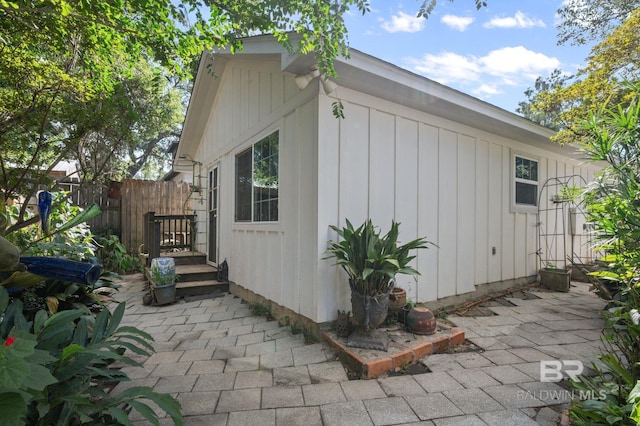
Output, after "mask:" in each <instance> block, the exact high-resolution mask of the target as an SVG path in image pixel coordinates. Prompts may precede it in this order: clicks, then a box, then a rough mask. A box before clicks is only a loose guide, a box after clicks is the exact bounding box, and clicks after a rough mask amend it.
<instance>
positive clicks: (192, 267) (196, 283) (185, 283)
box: [145, 251, 229, 297]
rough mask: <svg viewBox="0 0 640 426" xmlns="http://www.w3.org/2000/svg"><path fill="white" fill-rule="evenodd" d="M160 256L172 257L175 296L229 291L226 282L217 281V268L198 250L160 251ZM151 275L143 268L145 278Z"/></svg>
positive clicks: (148, 269) (148, 270) (147, 268)
mask: <svg viewBox="0 0 640 426" xmlns="http://www.w3.org/2000/svg"><path fill="white" fill-rule="evenodd" d="M161 256H162V257H173V259H174V261H175V264H176V275H178V277H179V278H178V280H177V281H176V297H185V296H200V295H204V294H209V293H214V292H227V291H229V283H228V282H220V281H218V269H217V268H215V267H214V266H211V265H209V264H207V256H206V254H204V253H200V252H184V251H183V252H170V253H162V254H161ZM150 275H151V271H150V268H149V267H146V268H145V277H146V278H147V280H148V279H149V277H150Z"/></svg>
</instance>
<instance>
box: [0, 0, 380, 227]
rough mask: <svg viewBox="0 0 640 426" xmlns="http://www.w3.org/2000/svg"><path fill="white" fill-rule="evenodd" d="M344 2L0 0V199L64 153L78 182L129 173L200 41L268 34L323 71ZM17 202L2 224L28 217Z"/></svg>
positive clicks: (174, 118) (167, 115)
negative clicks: (11, 217)
mask: <svg viewBox="0 0 640 426" xmlns="http://www.w3.org/2000/svg"><path fill="white" fill-rule="evenodd" d="M352 6H353V7H356V8H357V9H358V10H360V11H361V12H362V13H365V12H366V11H367V10H368V2H367V1H366V0H340V1H334V0H320V1H316V2H307V1H304V0H269V1H262V2H237V1H235V0H219V1H217V0H216V1H214V0H212V1H210V2H208V3H206V4H205V3H202V2H200V1H199V0H185V1H183V2H181V3H180V4H174V3H173V2H171V1H170V0H151V1H149V0H132V1H128V2H125V3H122V2H115V3H114V2H67V1H65V0H61V1H40V0H24V1H7V0H0V148H1V149H0V186H1V187H2V194H0V195H2V196H3V197H4V198H5V199H10V198H16V197H18V196H20V197H23V199H24V200H28V199H29V198H30V197H31V196H32V195H33V194H34V193H35V191H37V190H38V189H39V188H40V187H41V186H49V185H51V180H50V178H49V177H48V174H49V172H50V171H51V170H52V169H53V167H55V165H56V164H58V163H60V162H61V161H64V160H75V161H77V162H78V163H79V164H80V169H81V180H82V181H83V182H90V181H94V180H99V179H110V178H113V177H116V176H118V175H121V174H126V173H128V174H133V173H134V172H136V171H138V170H140V167H141V166H142V164H143V163H144V162H145V160H147V159H148V158H150V157H152V156H153V155H154V152H155V151H157V146H158V145H159V144H162V143H163V141H165V142H166V141H167V140H168V139H167V138H171V137H174V138H175V137H177V132H176V128H177V126H176V124H177V123H179V121H180V117H179V115H180V114H177V113H176V112H177V111H180V112H182V111H181V107H180V105H179V102H177V100H178V99H179V95H176V93H175V90H174V89H175V87H176V86H175V84H173V86H172V85H171V84H168V81H167V79H170V81H173V82H175V81H179V82H180V84H183V83H184V79H185V78H188V77H190V74H191V73H190V71H191V70H192V69H193V66H192V65H193V63H194V61H196V60H197V59H198V58H199V56H200V55H201V53H202V51H203V50H205V49H212V48H214V47H231V48H232V50H233V49H239V48H241V47H242V46H241V42H240V41H239V39H240V38H241V37H243V36H246V35H249V34H254V33H271V34H273V36H274V37H276V38H277V39H278V40H279V41H280V42H281V43H282V44H283V45H284V46H286V47H287V48H288V49H290V50H291V51H292V52H297V53H303V54H304V53H310V52H313V54H314V55H315V57H316V60H317V62H318V66H319V68H320V69H321V70H322V71H323V72H325V73H326V74H327V75H333V74H335V71H334V68H333V58H335V57H336V56H338V55H348V49H347V38H346V28H345V26H344V22H343V20H342V16H343V15H344V13H346V12H347V11H348V10H349V8H350V7H352ZM291 32H296V33H298V34H300V41H299V43H298V44H296V45H295V46H294V45H293V41H292V40H291V39H290V37H289V35H290V33H291ZM174 76H177V77H174ZM176 78H178V79H182V80H175V79H176ZM125 158H128V160H127V161H126V162H124V161H121V160H123V159H125ZM26 206H27V201H25V202H24V203H23V205H22V209H21V215H20V218H19V220H18V223H16V224H14V225H13V226H14V227H20V226H24V225H25V224H27V223H30V222H33V221H34V220H33V219H34V218H32V219H31V220H28V219H26V218H25V213H26Z"/></svg>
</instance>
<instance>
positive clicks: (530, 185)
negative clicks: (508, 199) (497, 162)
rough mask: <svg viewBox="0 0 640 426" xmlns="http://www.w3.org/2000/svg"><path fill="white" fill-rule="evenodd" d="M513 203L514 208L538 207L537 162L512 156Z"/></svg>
mask: <svg viewBox="0 0 640 426" xmlns="http://www.w3.org/2000/svg"><path fill="white" fill-rule="evenodd" d="M514 161H515V168H514V185H515V188H514V191H515V192H514V194H515V197H514V202H515V205H516V207H518V206H522V207H536V206H537V205H538V161H536V160H532V159H530V158H526V157H522V156H520V155H515V156H514Z"/></svg>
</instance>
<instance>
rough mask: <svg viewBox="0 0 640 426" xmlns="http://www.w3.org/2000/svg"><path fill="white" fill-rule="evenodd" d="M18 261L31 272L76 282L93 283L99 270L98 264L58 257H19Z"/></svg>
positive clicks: (98, 275)
mask: <svg viewBox="0 0 640 426" xmlns="http://www.w3.org/2000/svg"><path fill="white" fill-rule="evenodd" d="M20 263H22V264H23V265H25V266H26V267H27V271H28V272H31V273H32V274H35V275H40V276H41V277H44V278H50V279H54V280H61V281H71V282H74V283H78V284H94V283H95V282H96V281H97V280H98V278H100V272H101V270H100V266H99V265H94V264H92V263H87V262H76V261H75V260H67V259H60V258H58V257H36V256H34V257H21V258H20Z"/></svg>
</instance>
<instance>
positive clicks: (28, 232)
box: [5, 191, 96, 261]
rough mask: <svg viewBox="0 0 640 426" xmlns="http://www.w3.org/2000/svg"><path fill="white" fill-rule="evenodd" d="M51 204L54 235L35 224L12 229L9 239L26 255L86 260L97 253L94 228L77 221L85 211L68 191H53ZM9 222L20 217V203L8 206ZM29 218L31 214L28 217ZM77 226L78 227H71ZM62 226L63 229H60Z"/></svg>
mask: <svg viewBox="0 0 640 426" xmlns="http://www.w3.org/2000/svg"><path fill="white" fill-rule="evenodd" d="M52 194H53V202H52V204H51V206H52V208H51V216H50V228H51V229H53V230H56V231H55V232H54V233H52V235H50V236H45V235H42V231H41V230H40V228H39V227H38V226H37V224H34V225H32V226H29V227H24V228H21V229H18V230H16V231H14V232H11V233H9V234H7V235H6V236H5V238H6V239H7V240H8V241H9V242H11V243H13V244H14V245H16V246H17V247H20V248H21V254H22V255H23V256H53V257H64V258H66V259H70V260H77V261H85V260H87V259H89V258H91V257H94V256H95V249H96V246H95V244H94V241H93V238H92V237H93V235H92V234H91V228H90V227H89V225H88V224H87V223H86V222H80V223H76V224H75V225H74V223H73V222H72V220H73V219H74V218H76V217H78V216H80V214H81V213H82V212H83V210H82V209H80V208H79V207H77V206H74V205H72V204H71V203H70V202H69V201H68V198H67V197H68V195H69V194H68V193H67V192H64V191H58V192H53V193H52ZM7 214H8V218H9V223H10V224H14V223H16V222H18V221H19V220H20V211H19V207H18V206H17V205H11V206H8V209H7ZM27 219H29V217H27ZM69 225H74V226H71V227H70V226H69ZM60 229H62V230H61V231H60Z"/></svg>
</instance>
